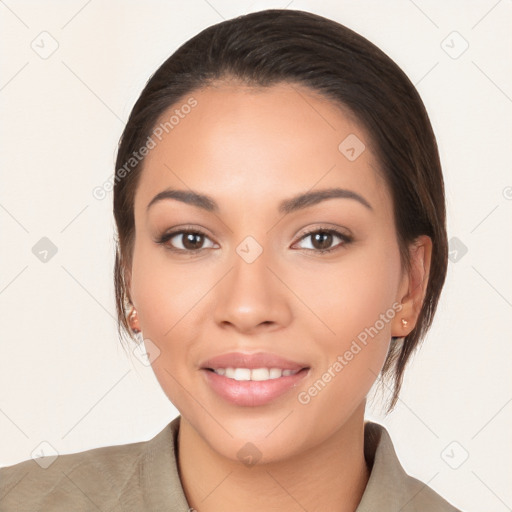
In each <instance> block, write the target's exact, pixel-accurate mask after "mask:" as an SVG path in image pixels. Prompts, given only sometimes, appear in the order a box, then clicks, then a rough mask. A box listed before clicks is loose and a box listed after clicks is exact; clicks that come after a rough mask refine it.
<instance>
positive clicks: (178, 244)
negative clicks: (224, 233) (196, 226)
mask: <svg viewBox="0 0 512 512" xmlns="http://www.w3.org/2000/svg"><path fill="white" fill-rule="evenodd" d="M207 240H209V241H210V245H209V246H208V247H204V243H205V242H206V241H207ZM157 243H159V244H162V245H165V246H166V247H167V248H168V249H170V250H171V251H177V252H180V251H181V252H199V251H202V250H203V249H207V248H209V247H210V248H211V247H213V245H214V244H213V242H211V240H210V239H209V238H208V237H207V236H206V235H205V234H204V233H201V232H199V231H191V230H189V231H187V230H182V231H174V232H173V233H167V234H165V235H163V236H162V237H160V239H159V240H157Z"/></svg>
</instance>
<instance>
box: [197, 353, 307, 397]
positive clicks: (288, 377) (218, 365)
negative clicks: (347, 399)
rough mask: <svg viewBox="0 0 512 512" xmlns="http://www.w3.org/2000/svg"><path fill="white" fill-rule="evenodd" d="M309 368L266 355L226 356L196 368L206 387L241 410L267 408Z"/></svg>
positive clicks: (296, 382) (300, 379)
mask: <svg viewBox="0 0 512 512" xmlns="http://www.w3.org/2000/svg"><path fill="white" fill-rule="evenodd" d="M310 369H311V368H310V366H308V365H307V364H304V363H299V362H295V361H291V360H289V359H285V358H282V357H279V356H277V355H274V354H269V353H258V354H243V353H230V354H224V355H222V356H218V357H215V358H212V359H209V360H207V361H205V362H203V363H202V364H201V366H200V370H201V373H202V374H203V375H204V378H205V381H206V384H207V385H208V387H209V388H210V389H211V390H212V391H214V393H215V394H216V395H218V396H220V397H221V398H222V399H224V400H226V401H227V402H229V403H231V404H233V405H237V406H243V407H255V406H261V405H265V404H269V403H271V402H273V401H274V400H276V399H277V398H278V397H281V396H282V395H285V394H286V393H287V392H289V391H291V390H292V389H293V388H294V387H296V386H297V385H298V384H299V382H300V381H302V380H303V379H304V378H305V377H306V376H307V375H308V374H309V371H310Z"/></svg>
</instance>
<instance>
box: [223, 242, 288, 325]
mask: <svg viewBox="0 0 512 512" xmlns="http://www.w3.org/2000/svg"><path fill="white" fill-rule="evenodd" d="M240 254H242V256H240ZM240 254H239V253H235V254H234V257H233V258H232V260H231V262H232V268H231V270H230V272H228V274H227V275H226V276H225V277H224V279H223V280H222V281H221V283H219V286H218V287H217V288H218V289H217V296H216V304H215V310H214V319H215V322H216V323H217V325H219V326H221V327H222V328H224V329H226V328H231V329H234V330H237V331H239V332H243V333H246V334H248V333H256V332H258V331H269V330H276V329H280V328H283V327H285V326H286V325H288V324H289V323H290V321H291V319H292V309H291V305H290V295H291V294H290V292H289V291H288V289H287V288H286V286H285V285H284V284H283V281H282V280H281V279H279V277H278V274H279V271H278V265H277V264H276V263H275V260H272V258H271V257H270V253H267V252H266V251H265V250H263V252H262V253H261V254H260V255H259V256H258V257H257V258H256V259H255V260H254V261H251V259H247V258H245V257H244V255H243V252H241V253H240Z"/></svg>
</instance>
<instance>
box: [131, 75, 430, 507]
mask: <svg viewBox="0 0 512 512" xmlns="http://www.w3.org/2000/svg"><path fill="white" fill-rule="evenodd" d="M191 96H193V97H194V98H195V99H196V100H197V102H198V104H197V106H196V107H195V108H194V109H193V110H192V111H191V112H190V113H189V114H188V115H187V116H185V117H184V119H181V120H180V122H179V124H178V125H177V126H175V127H174V129H173V130H172V131H170V132H169V134H168V135H166V136H165V137H164V138H163V140H162V141H161V142H159V143H158V145H157V146H156V147H155V148H154V149H152V150H151V151H150V153H149V154H148V156H147V157H146V160H145V166H144V170H143V172H142V175H141V179H140V182H139V185H138V189H137V192H136V196H135V210H134V211H135V228H136V239H135V245H134V252H133V261H132V267H131V269H130V270H129V273H128V275H127V279H128V283H129V290H130V296H131V299H132V302H133V305H134V307H135V309H136V311H137V317H135V319H134V322H133V323H132V327H136V328H140V329H142V331H143V334H144V338H145V339H146V346H148V341H147V340H148V339H149V340H151V343H154V344H155V345H157V347H158V348H159V350H160V355H159V356H158V357H157V358H156V359H155V360H154V361H153V362H152V367H153V370H154V372H155V375H156V377H157V379H158V381H159V383H160V385H161V387H162V389H163V390H164V392H165V393H166V394H167V396H168V397H169V399H170V400H171V402H172V403H173V404H174V405H175V406H176V408H177V409H178V410H179V412H180V413H181V416H182V419H181V428H180V433H179V441H178V451H179V455H178V464H179V470H180V476H181V479H182V484H183V487H184V490H185V493H186V496H187V499H188V501H189V504H190V505H191V506H192V507H194V508H195V509H196V510H198V511H200V512H210V511H223V512H229V511H235V510H236V511H239V510H244V511H252V510H280V511H299V510H303V509H306V510H308V511H321V510H339V511H353V510H355V508H356V507H357V504H358V503H359V501H360V499H361V496H362V494H363V492H364V489H365V486H366V484H367V482H368V478H369V469H368V468H367V466H366V462H365V459H364V455H363V446H364V409H365V403H366V395H367V393H368V391H369V390H370V388H371V386H372V384H373V383H374V382H375V380H376V377H377V375H378V374H379V372H380V370H381V368H382V366H383V364H384V360H385V358H386V354H387V352H388V348H389V344H390V338H391V336H405V335H407V334H408V333H409V332H410V331H411V330H412V329H413V328H414V325H415V323H416V321H417V317H418V314H419V311H420V307H421V303H422V300H423V297H424V293H425V289H426V281H427V275H428V269H429V265H430V255H431V241H430V238H428V237H426V236H423V237H420V238H419V239H418V240H417V241H416V243H415V244H412V245H411V247H410V253H411V258H412V267H411V270H410V271H409V272H406V271H405V270H404V269H403V268H402V266H401V262H400V256H399V247H398V242H397V235H396V231H395V225H394V219H393V212H392V199H391V196H390V193H389V190H388V188H387V186H386V184H385V182H384V181H383V178H382V176H381V175H380V173H379V171H378V162H377V160H376V159H375V157H374V155H373V154H372V152H371V149H370V146H371V144H370V141H369V138H368V137H367V134H366V133H365V132H364V130H363V129H362V128H361V127H360V126H358V124H357V122H355V121H354V120H353V119H352V118H351V117H349V116H347V115H345V114H344V113H343V112H342V110H341V109H339V108H337V107H336V106H335V105H334V104H332V103H331V102H329V101H327V100H326V99H324V98H322V97H320V96H319V95H317V94H315V93H314V92H313V91H310V90H308V89H306V88H304V87H299V86H297V85H293V86H291V85H289V84H280V85H277V86H272V87H271V88H267V89H248V88H246V87H243V86H241V85H240V84H236V83H229V82H226V83H222V84H219V85H217V86H215V87H209V88H206V89H202V90H200V91H195V92H194V93H193V94H191ZM178 107H179V106H178ZM174 108H176V106H173V108H172V109H170V110H169V112H167V113H165V114H164V115H163V116H162V119H168V118H169V117H170V115H171V114H172V110H173V109H174ZM349 134H355V135H356V136H357V137H358V138H359V139H360V140H361V141H363V142H364V143H365V145H366V149H365V150H364V151H363V153H362V154H361V155H360V156H359V157H358V158H357V159H356V160H355V161H349V160H348V159H347V158H346V156H345V155H344V154H342V153H341V152H340V151H339V150H338V146H339V144H340V142H341V141H343V140H344V139H345V138H346V137H347V136H348V135H349ZM167 187H172V188H178V189H183V190H188V189H192V190H194V191H196V192H200V193H205V194H208V195H210V196H212V197H213V198H214V199H215V200H216V202H217V203H218V204H219V208H220V210H219V212H218V213H212V212H207V211H206V210H202V209H200V208H197V207H195V206H192V205H188V204H185V203H182V202H179V201H177V200H164V201H160V202H158V203H156V204H154V205H153V206H152V207H151V208H150V209H149V211H146V207H147V205H148V203H149V202H150V201H151V199H152V198H153V197H154V196H155V195H156V194H158V193H159V192H161V191H162V190H164V189H166V188H167ZM329 187H341V188H344V189H349V190H352V191H354V192H357V193H358V194H360V195H361V196H363V197H364V198H365V199H366V200H367V201H368V202H369V203H370V205H371V207H372V210H370V209H368V208H366V207H365V206H363V205H362V204H360V203H359V202H357V201H356V200H354V199H346V198H331V199H328V200H325V201H323V202H321V203H319V204H316V205H313V206H310V207H308V208H306V209H303V210H299V211H297V212H293V213H289V214H287V215H283V214H280V213H279V212H278V211H277V205H278V204H279V203H280V201H282V200H284V199H288V198H290V197H292V196H295V195H296V194H299V193H304V192H307V191H310V190H311V189H314V190H317V189H323V188H329ZM190 225H192V228H194V229H196V230H200V231H202V232H203V233H205V235H206V238H205V239H204V242H203V244H202V245H201V242H199V245H198V246H199V247H205V249H203V251H201V252H199V253H196V254H195V255H194V254H193V253H191V254H192V256H190V255H189V254H179V253H175V252H172V251H171V250H169V249H168V248H166V247H165V246H163V245H161V244H158V243H156V241H155V240H157V239H158V237H159V236H160V235H162V234H164V233H165V232H170V231H171V229H172V230H173V231H174V229H173V228H175V227H176V228H181V227H183V228H185V227H190ZM310 228H311V229H313V228H315V229H318V230H321V229H325V228H335V229H337V230H339V231H341V232H342V233H346V232H347V230H349V231H348V232H350V233H351V234H352V235H353V241H352V242H351V243H349V244H344V243H343V241H342V240H341V239H339V238H337V237H333V239H332V241H331V243H330V245H329V242H327V244H326V245H327V247H335V246H338V247H337V249H335V250H334V251H332V252H331V253H325V254H320V252H319V249H318V247H319V245H318V244H316V245H314V242H313V237H311V236H309V237H305V238H303V236H304V232H305V231H306V230H308V229H310ZM249 235H250V236H252V237H253V238H254V239H255V240H256V241H257V242H258V243H259V245H260V246H261V247H262V248H263V253H262V254H261V255H260V256H259V257H258V258H257V259H256V260H255V261H254V262H252V263H250V264H249V263H247V262H246V261H244V259H242V258H241V257H240V256H239V255H238V254H237V252H236V248H237V246H238V245H239V244H240V243H241V242H242V241H243V240H244V239H245V238H246V237H247V236H249ZM185 243H186V240H185V241H184V237H183V236H176V237H174V238H173V239H172V241H168V242H167V247H171V246H172V244H174V246H175V247H176V248H182V249H183V248H184V247H185V246H184V245H183V244H185ZM184 250H185V249H184ZM189 251H190V249H189ZM315 251H316V252H315ZM394 303H402V309H401V311H400V312H399V313H398V314H397V315H396V316H395V317H394V318H393V319H392V320H390V321H388V322H387V323H385V325H384V328H382V329H381V330H380V331H379V333H378V335H376V336H374V337H373V339H371V340H370V341H369V342H368V344H367V345H366V346H364V348H363V349H362V350H361V351H360V352H359V353H358V354H357V355H356V356H354V358H353V359H352V360H351V361H350V362H349V363H348V364H347V365H346V366H345V367H344V368H343V370H342V371H341V372H338V373H336V374H335V377H333V378H332V379H331V380H330V382H329V383H328V384H327V385H326V386H325V387H324V388H323V389H322V391H321V392H319V393H318V394H317V395H316V396H314V397H312V398H311V400H310V401H309V403H307V404H302V403H300V402H299V401H298V398H297V397H298V394H299V393H300V392H301V391H304V390H306V391H307V390H308V388H310V387H311V386H312V385H313V384H314V383H315V381H317V380H318V379H319V378H321V376H322V374H323V373H324V372H325V371H326V370H327V369H328V368H329V367H330V366H331V367H332V365H333V363H334V362H335V361H336V360H337V357H338V355H340V354H341V355H342V354H344V353H345V351H346V350H348V349H349V348H350V345H351V343H352V341H353V340H354V339H356V337H357V335H358V334H359V333H360V332H361V331H363V330H364V329H365V327H369V326H372V325H374V324H375V322H376V320H378V319H379V315H380V314H381V313H385V312H386V311H387V310H389V309H390V308H392V305H393V304H394ZM402 318H405V319H406V320H407V322H408V323H407V326H405V327H404V326H403V324H402V321H401V319H402ZM232 351H242V352H243V351H246V352H252V353H254V352H258V351H264V352H272V353H275V354H278V355H280V356H283V357H285V358H288V359H292V360H294V361H301V362H306V363H307V365H308V366H309V367H310V370H309V373H308V375H307V376H306V377H305V378H304V379H303V380H302V381H301V382H300V384H299V385H298V386H297V387H296V388H294V389H292V390H290V391H289V392H287V393H285V394H284V395H282V396H280V397H279V398H277V399H276V400H274V401H273V402H271V403H269V404H266V405H263V406H257V407H241V406H236V405H233V404H231V403H229V402H227V401H225V400H224V399H223V398H221V397H219V396H218V395H217V394H215V393H214V392H213V391H212V390H211V388H210V387H209V386H208V385H207V383H206V381H205V379H204V375H203V374H202V372H201V371H200V370H199V363H200V362H201V361H203V360H205V359H206V358H209V357H213V356H216V355H219V354H223V353H226V352H232ZM247 442H251V443H253V444H254V445H255V446H256V447H257V448H258V450H259V452H260V453H261V458H260V460H259V461H258V462H257V463H256V464H255V465H253V466H246V465H245V464H243V463H242V462H241V461H240V460H239V459H238V457H237V452H238V451H239V450H240V449H241V448H242V447H243V446H244V445H246V443H247Z"/></svg>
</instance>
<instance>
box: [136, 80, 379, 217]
mask: <svg viewBox="0 0 512 512" xmlns="http://www.w3.org/2000/svg"><path fill="white" fill-rule="evenodd" d="M191 99H192V100H193V102H191V101H190V100H191ZM187 104H195V106H193V107H192V108H188V107H187V108H182V107H183V106H184V105H187ZM171 117H172V123H171V122H169V121H170V120H171ZM166 123H167V124H166ZM157 127H160V132H161V133H160V136H159V138H157V137H154V136H153V140H154V141H155V144H156V145H155V147H154V148H153V149H151V150H150V152H149V154H148V155H147V156H146V158H145V162H144V170H143V172H142V175H141V179H140V181H139V187H138V190H137V195H136V201H135V202H136V208H137V204H138V203H140V204H139V206H138V207H144V208H145V206H146V205H147V204H148V202H149V201H150V200H151V199H152V198H153V196H154V195H156V194H157V193H159V192H161V191H162V190H164V189H165V188H167V187H172V188H180V189H193V190H194V191H199V192H208V193H209V194H210V195H214V196H215V197H216V198H217V199H218V201H219V202H220V203H221V204H223V203H227V204H230V205H233V206H234V205H235V203H236V201H237V200H239V201H240V203H239V204H240V205H243V206H244V208H245V209H250V208H251V207H252V206H256V205H261V204H262V203H268V202H269V201H272V200H273V198H275V199H276V202H277V201H280V199H281V198H283V197H285V196H286V197H287V196H289V195H294V194H297V193H303V192H305V191H308V190H311V189H313V188H327V187H331V186H336V187H340V186H341V187H343V188H347V189H351V190H354V191H356V192H358V193H360V194H361V195H364V196H365V197H366V198H372V200H371V202H372V203H375V202H386V201H388V202H389V196H388V194H387V191H386V187H385V186H383V180H382V178H381V176H380V175H379V172H378V171H377V169H378V167H377V162H376V160H375V158H374V155H373V154H372V152H371V150H370V145H371V144H370V141H369V139H368V137H367V135H366V133H365V131H364V130H363V129H362V127H361V126H359V124H358V123H357V122H356V121H355V120H354V119H353V118H352V116H349V115H347V114H346V113H344V112H343V111H342V110H341V109H340V108H338V107H337V106H335V105H334V104H333V103H332V102H330V101H328V100H327V99H325V98H323V97H321V96H320V95H318V94H316V93H314V92H313V91H311V90H309V89H307V88H304V87H303V86H298V85H291V84H279V85H275V86H272V87H268V88H248V87H246V86H241V85H233V84H231V85H229V84H223V85H218V86H215V87H208V88H205V89H201V90H196V91H194V92H192V93H191V94H190V95H188V96H186V97H185V98H183V99H182V100H181V101H180V102H178V103H177V104H175V105H173V106H172V107H171V108H170V109H168V110H167V111H166V112H164V113H163V114H162V115H161V116H160V119H159V120H158V122H157ZM159 139H161V140H159ZM142 203H144V204H143V205H142Z"/></svg>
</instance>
